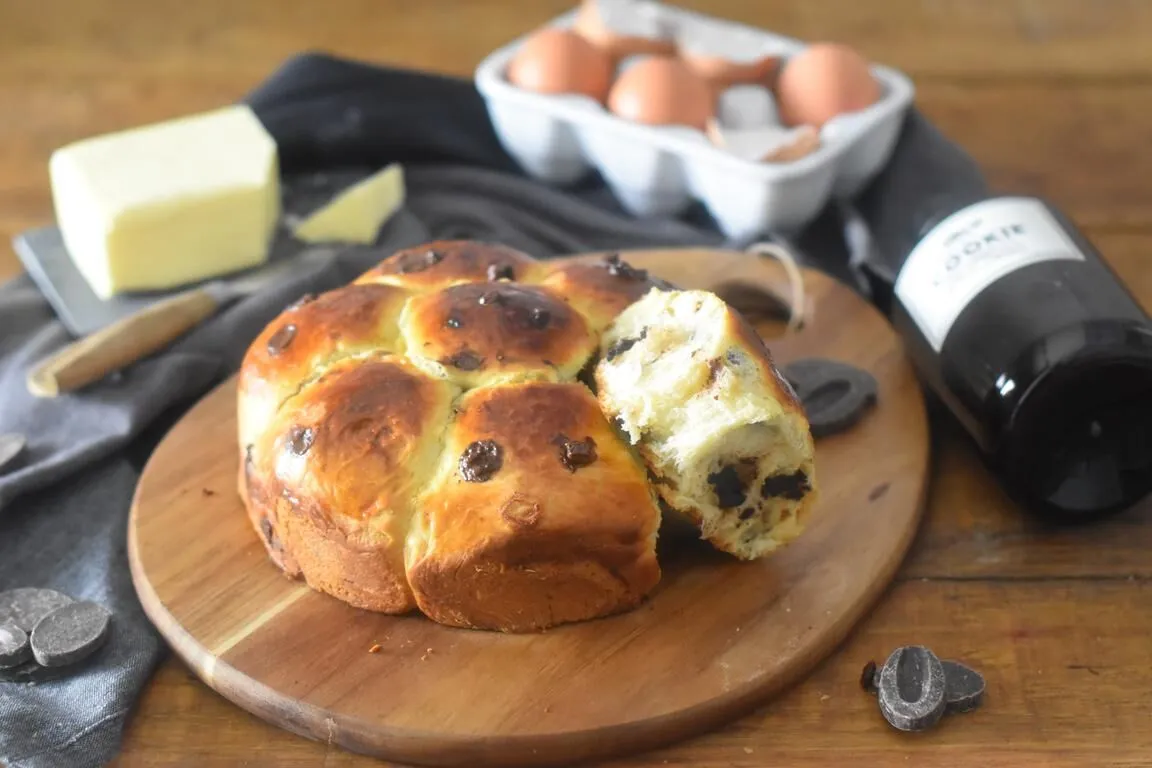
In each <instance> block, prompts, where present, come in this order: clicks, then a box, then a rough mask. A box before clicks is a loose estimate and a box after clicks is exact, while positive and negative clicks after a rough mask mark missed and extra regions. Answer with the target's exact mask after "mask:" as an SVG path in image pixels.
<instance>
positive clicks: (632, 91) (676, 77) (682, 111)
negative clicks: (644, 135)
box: [608, 56, 716, 131]
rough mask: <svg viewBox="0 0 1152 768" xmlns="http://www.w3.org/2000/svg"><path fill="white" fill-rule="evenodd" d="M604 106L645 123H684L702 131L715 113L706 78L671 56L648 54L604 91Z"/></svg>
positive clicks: (714, 98)
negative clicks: (606, 94) (606, 101)
mask: <svg viewBox="0 0 1152 768" xmlns="http://www.w3.org/2000/svg"><path fill="white" fill-rule="evenodd" d="M608 109H610V110H611V111H612V112H613V113H615V114H617V115H619V116H620V117H623V118H624V119H626V120H632V121H634V122H637V123H644V124H646V125H687V126H690V127H692V128H697V129H699V130H701V131H702V130H704V127H705V126H706V125H707V124H708V121H709V119H711V118H712V117H713V116H715V114H716V95H715V93H714V91H713V90H712V88H711V86H709V85H708V81H707V80H705V79H704V78H702V77H700V76H699V75H698V74H696V72H694V71H693V70H692V68H691V67H689V66H688V65H687V64H685V63H684V62H683V61H681V60H680V59H677V58H674V57H672V56H652V57H648V58H644V59H641V60H639V61H637V62H636V63H635V64H633V65H632V66H630V67H629V68H628V69H627V70H625V71H624V73H623V74H621V75H620V76H619V77H618V78H616V82H615V84H614V85H613V86H612V90H611V91H610V92H609V94H608Z"/></svg>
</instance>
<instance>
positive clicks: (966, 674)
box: [942, 661, 984, 714]
mask: <svg viewBox="0 0 1152 768" xmlns="http://www.w3.org/2000/svg"><path fill="white" fill-rule="evenodd" d="M942 664H943V665H944V700H945V704H946V706H947V709H948V713H949V714H960V713H962V712H971V711H972V710H974V709H976V708H977V707H979V706H980V705H981V704H982V703H983V702H984V676H983V675H981V674H980V673H979V672H977V671H976V670H974V669H972V668H971V667H968V666H965V665H964V664H961V663H960V662H958V661H945V662H942Z"/></svg>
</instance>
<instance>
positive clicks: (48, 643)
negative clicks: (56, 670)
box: [32, 602, 111, 667]
mask: <svg viewBox="0 0 1152 768" xmlns="http://www.w3.org/2000/svg"><path fill="white" fill-rule="evenodd" d="M110 619H111V614H109V613H108V611H107V610H105V609H104V607H103V606H100V605H97V604H96V603H89V602H83V603H69V604H68V605H65V606H63V607H61V608H58V609H57V610H55V611H53V612H52V613H50V614H48V615H47V616H45V617H44V618H43V619H41V620H40V623H39V624H37V625H36V628H35V629H33V630H32V654H33V655H34V656H35V657H36V661H38V662H40V664H41V665H43V666H45V667H64V666H67V665H69V664H75V663H76V662H78V661H80V660H82V659H84V658H87V657H88V656H90V655H91V654H92V653H94V652H95V651H96V650H97V649H98V648H99V647H100V646H101V645H103V644H104V640H105V638H107V636H108V623H109V620H110Z"/></svg>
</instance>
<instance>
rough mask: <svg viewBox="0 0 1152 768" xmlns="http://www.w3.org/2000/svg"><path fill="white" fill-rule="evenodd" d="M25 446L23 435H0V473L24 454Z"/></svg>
mask: <svg viewBox="0 0 1152 768" xmlns="http://www.w3.org/2000/svg"><path fill="white" fill-rule="evenodd" d="M26 444H27V442H26V441H25V440H24V435H18V434H15V433H9V434H4V435H0V472H3V471H4V468H5V467H6V466H8V465H9V464H11V463H12V462H13V461H15V460H16V458H17V457H18V456H20V454H22V453H24V446H25V445H26Z"/></svg>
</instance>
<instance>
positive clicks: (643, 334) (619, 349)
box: [604, 328, 648, 361]
mask: <svg viewBox="0 0 1152 768" xmlns="http://www.w3.org/2000/svg"><path fill="white" fill-rule="evenodd" d="M646 338H648V329H647V328H641V329H640V335H639V336H634V337H632V338H626V339H620V340H619V341H617V342H616V343H615V344H613V345H612V346H610V347H608V351H607V352H605V353H604V359H606V360H609V361H611V360H615V359H616V358H617V357H619V356H620V355H622V354H624V353H625V352H627V351H628V350H630V349H632V347H634V346H636V345H637V344H639V343H640V342H642V341H644V339H646Z"/></svg>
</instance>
